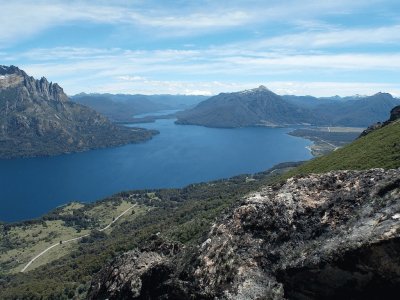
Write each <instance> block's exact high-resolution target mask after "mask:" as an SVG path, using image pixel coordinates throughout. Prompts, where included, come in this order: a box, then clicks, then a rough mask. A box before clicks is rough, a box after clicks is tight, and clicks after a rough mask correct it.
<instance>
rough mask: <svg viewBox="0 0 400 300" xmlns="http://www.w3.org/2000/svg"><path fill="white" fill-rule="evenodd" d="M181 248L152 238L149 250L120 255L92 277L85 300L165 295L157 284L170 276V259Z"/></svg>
mask: <svg viewBox="0 0 400 300" xmlns="http://www.w3.org/2000/svg"><path fill="white" fill-rule="evenodd" d="M181 249H182V246H181V245H180V244H177V243H169V242H167V241H164V240H161V239H158V238H157V237H155V239H154V240H153V241H152V243H151V244H150V245H149V247H147V248H143V249H141V250H132V251H129V252H127V253H124V254H123V255H121V256H119V257H117V258H116V259H115V260H114V261H113V262H112V263H111V264H110V265H108V266H107V267H105V268H103V269H102V270H101V271H100V272H99V273H98V274H97V275H96V276H95V278H94V279H93V281H92V284H91V287H90V291H89V294H88V299H93V300H95V299H96V300H97V299H157V298H158V296H159V295H161V294H164V293H165V291H164V288H165V286H163V285H162V284H160V283H163V282H167V281H168V279H170V277H171V274H172V273H173V268H174V267H173V265H172V262H171V257H172V256H173V255H176V254H177V253H178V252H179V251H180V250H181Z"/></svg>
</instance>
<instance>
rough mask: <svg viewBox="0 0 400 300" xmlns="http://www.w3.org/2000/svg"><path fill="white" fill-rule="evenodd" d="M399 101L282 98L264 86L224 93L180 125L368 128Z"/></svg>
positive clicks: (382, 97)
mask: <svg viewBox="0 0 400 300" xmlns="http://www.w3.org/2000/svg"><path fill="white" fill-rule="evenodd" d="M399 104H400V100H399V99H396V98H393V97H392V95H390V94H387V93H378V94H375V95H373V96H369V97H368V96H355V97H345V98H340V97H330V98H316V97H312V96H288V95H285V96H279V95H277V94H275V93H273V92H271V91H270V90H268V89H267V88H265V87H264V86H260V87H258V88H255V89H252V90H246V91H242V92H235V93H221V94H219V95H217V96H214V97H211V98H209V99H207V100H205V101H203V102H201V103H200V104H198V105H197V106H196V107H194V108H192V109H189V110H186V111H183V112H180V113H179V114H178V119H177V124H192V125H202V126H207V127H245V126H271V127H276V126H292V125H306V124H309V125H323V126H350V127H366V126H368V125H370V124H371V123H375V122H379V121H384V120H386V119H387V114H388V111H390V109H392V108H393V107H395V106H396V105H399Z"/></svg>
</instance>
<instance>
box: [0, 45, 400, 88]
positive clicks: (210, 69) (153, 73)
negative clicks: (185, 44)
mask: <svg viewBox="0 0 400 300" xmlns="http://www.w3.org/2000/svg"><path fill="white" fill-rule="evenodd" d="M38 53H43V55H38ZM27 57H29V59H28V63H24V64H19V65H20V67H21V68H23V69H25V70H26V71H27V72H28V74H30V75H33V76H35V77H41V76H46V77H47V78H48V79H49V80H53V81H56V82H59V83H60V84H61V85H62V86H63V87H65V89H66V91H67V92H68V93H78V92H81V91H89V89H91V90H90V92H95V91H96V90H94V89H95V88H98V89H104V88H105V87H107V92H115V93H117V92H121V91H120V90H119V89H124V90H130V91H133V90H134V89H138V90H143V89H147V87H149V92H148V93H150V90H151V91H152V92H154V93H159V92H161V91H164V92H167V91H170V92H171V93H175V92H176V93H193V91H196V90H197V91H204V92H205V93H207V94H209V93H216V92H218V91H224V89H225V88H227V89H230V87H229V86H228V87H227V86H226V82H238V81H243V84H242V85H240V86H242V87H243V86H246V85H247V83H251V84H253V83H255V84H257V81H267V80H271V81H276V80H277V78H286V79H285V80H286V81H296V80H298V78H308V80H309V81H313V80H315V79H316V78H319V80H321V79H323V80H325V81H332V79H333V81H334V82H336V81H337V78H338V74H340V75H341V76H345V75H351V76H350V78H358V77H359V76H360V75H363V74H370V73H371V72H372V73H377V72H385V73H387V72H391V73H392V74H393V76H392V77H391V78H390V79H391V81H392V82H393V80H394V78H396V75H398V74H399V70H400V53H389V54H368V53H346V54H307V55H296V54H291V53H279V52H276V53H274V52H270V53H264V52H262V51H259V52H257V51H247V50H246V51H243V53H242V50H240V49H230V48H226V49H222V48H218V49H215V48H210V49H204V50H200V49H197V50H163V51H162V50H155V51H143V50H142V51H127V50H123V49H90V48H71V49H69V48H56V49H36V50H33V51H28V52H26V53H20V54H18V55H12V56H8V57H6V58H7V59H5V61H8V62H9V63H10V64H11V63H14V64H16V63H15V62H17V61H19V60H21V59H22V60H23V58H27ZM35 57H37V59H36V60H35ZM368 72H369V73H368ZM375 77H376V76H373V77H371V78H375ZM343 78H349V77H348V76H347V77H346V76H345V77H343ZM335 79H336V80H335ZM205 80H206V81H207V82H208V81H212V82H214V83H213V84H210V86H212V88H207V87H206V86H203V87H200V86H198V87H196V85H200V84H201V82H204V81H205ZM380 80H382V79H381V78H380ZM353 81H354V79H353ZM175 82H178V83H179V84H177V85H175ZM180 82H192V83H191V84H190V86H187V85H180ZM197 82H199V83H197ZM215 82H225V83H224V84H223V85H220V86H218V84H215ZM261 83H262V82H260V84H261ZM164 84H165V85H164ZM207 84H209V83H207ZM140 85H142V86H144V87H141V86H140ZM235 86H239V85H237V84H235ZM361 87H362V88H363V89H367V88H368V86H367V85H361ZM157 89H160V91H157ZM314 89H316V88H315V87H314ZM394 89H395V88H394ZM329 93H330V94H334V93H335V91H334V89H330V90H329ZM349 94H353V93H349Z"/></svg>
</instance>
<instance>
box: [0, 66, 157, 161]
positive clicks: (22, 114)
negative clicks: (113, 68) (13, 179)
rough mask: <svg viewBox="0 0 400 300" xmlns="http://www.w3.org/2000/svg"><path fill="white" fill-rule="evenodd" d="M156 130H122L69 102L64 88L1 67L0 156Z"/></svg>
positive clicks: (126, 138) (140, 136)
mask: <svg viewBox="0 0 400 300" xmlns="http://www.w3.org/2000/svg"><path fill="white" fill-rule="evenodd" d="M155 133H156V132H154V131H148V130H145V129H139V128H135V129H132V128H127V127H120V126H116V125H114V124H112V123H111V122H110V121H109V120H108V119H107V118H106V117H104V116H102V115H100V114H98V113H96V112H95V111H94V110H92V109H90V108H88V107H86V106H83V105H80V104H77V103H74V102H71V101H69V99H68V97H67V95H66V94H65V93H64V91H63V89H62V88H61V87H60V86H59V85H58V84H56V83H51V82H50V83H49V82H48V81H47V79H46V78H44V77H42V78H41V79H40V80H36V79H34V78H33V77H30V76H28V75H27V74H26V73H25V72H24V71H22V70H20V69H19V68H17V67H14V66H11V67H6V66H0V158H12V157H21V156H42V155H55V154H61V153H67V152H75V151H83V150H87V149H92V148H100V147H108V146H116V145H121V144H127V143H132V142H141V141H145V140H147V139H149V138H151V137H152V136H153V135H154V134H155Z"/></svg>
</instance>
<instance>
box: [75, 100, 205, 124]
mask: <svg viewBox="0 0 400 300" xmlns="http://www.w3.org/2000/svg"><path fill="white" fill-rule="evenodd" d="M206 98H207V97H205V96H186V95H128V94H126V95H125V94H85V93H81V94H78V95H75V96H72V97H71V100H72V101H74V102H76V103H80V104H83V105H85V106H88V107H90V108H93V109H94V110H96V111H97V112H99V113H101V114H103V115H105V116H107V117H108V118H110V119H111V120H112V121H114V122H120V123H122V122H123V123H127V122H130V121H132V122H133V116H134V115H139V114H143V113H153V112H157V111H161V110H177V109H187V108H189V107H191V106H193V105H196V104H198V103H199V102H200V101H202V100H204V99H206Z"/></svg>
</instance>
